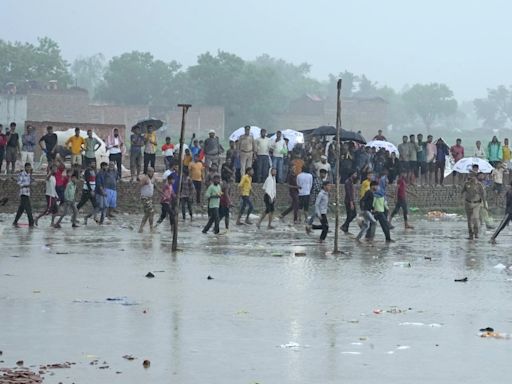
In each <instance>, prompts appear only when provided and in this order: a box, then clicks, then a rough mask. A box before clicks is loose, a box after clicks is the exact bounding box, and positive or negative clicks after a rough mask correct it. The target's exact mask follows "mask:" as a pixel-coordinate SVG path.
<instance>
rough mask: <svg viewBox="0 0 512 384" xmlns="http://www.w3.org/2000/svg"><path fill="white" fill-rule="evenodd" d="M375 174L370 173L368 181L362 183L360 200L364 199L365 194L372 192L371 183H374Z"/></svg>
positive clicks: (367, 177)
mask: <svg viewBox="0 0 512 384" xmlns="http://www.w3.org/2000/svg"><path fill="white" fill-rule="evenodd" d="M372 178H373V173H372V172H368V174H367V175H366V179H365V180H363V182H362V183H361V187H360V188H359V200H362V199H363V196H364V194H365V193H366V192H367V191H369V190H370V183H371V182H372Z"/></svg>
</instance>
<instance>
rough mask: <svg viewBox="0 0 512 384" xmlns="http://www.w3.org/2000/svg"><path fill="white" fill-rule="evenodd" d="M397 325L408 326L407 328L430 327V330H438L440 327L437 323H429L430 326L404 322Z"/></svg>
mask: <svg viewBox="0 0 512 384" xmlns="http://www.w3.org/2000/svg"><path fill="white" fill-rule="evenodd" d="M398 325H406V326H407V325H409V326H414V327H431V328H440V327H442V325H441V324H438V323H431V324H425V323H414V322H407V321H406V322H404V323H400V324H398Z"/></svg>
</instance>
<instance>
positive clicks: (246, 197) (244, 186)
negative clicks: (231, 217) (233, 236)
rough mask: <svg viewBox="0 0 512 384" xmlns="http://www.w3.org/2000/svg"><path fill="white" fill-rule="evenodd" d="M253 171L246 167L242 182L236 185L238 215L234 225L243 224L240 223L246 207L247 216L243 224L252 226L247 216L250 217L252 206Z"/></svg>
mask: <svg viewBox="0 0 512 384" xmlns="http://www.w3.org/2000/svg"><path fill="white" fill-rule="evenodd" d="M253 173H254V172H253V169H252V168H251V167H248V168H247V169H246V170H245V175H244V176H243V177H242V180H240V183H239V184H238V187H239V188H240V200H241V203H240V213H239V214H238V219H237V220H236V225H243V223H242V222H241V221H240V220H241V218H242V216H243V215H244V211H245V207H246V206H247V207H248V209H247V216H246V217H245V224H252V221H251V220H250V219H249V216H250V215H251V213H252V211H253V209H254V206H253V204H252V201H251V194H252V175H253Z"/></svg>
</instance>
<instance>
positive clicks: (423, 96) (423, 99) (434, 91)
mask: <svg viewBox="0 0 512 384" xmlns="http://www.w3.org/2000/svg"><path fill="white" fill-rule="evenodd" d="M402 98H403V100H404V103H405V107H406V108H407V110H408V111H409V113H410V114H411V115H412V116H417V117H419V118H420V119H421V121H422V122H423V124H425V127H426V128H427V131H430V128H431V127H432V125H433V124H434V122H435V121H436V120H438V119H439V118H442V117H448V116H452V115H454V114H455V113H456V112H457V100H455V99H454V97H453V92H452V91H451V89H450V88H448V86H447V85H445V84H438V83H431V84H415V85H414V86H412V87H411V88H410V89H409V90H407V91H406V92H404V93H403V94H402Z"/></svg>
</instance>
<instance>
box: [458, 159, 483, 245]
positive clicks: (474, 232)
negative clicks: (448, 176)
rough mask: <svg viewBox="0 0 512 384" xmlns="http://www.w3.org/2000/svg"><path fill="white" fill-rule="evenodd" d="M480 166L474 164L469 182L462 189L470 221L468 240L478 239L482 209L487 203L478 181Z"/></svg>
mask: <svg viewBox="0 0 512 384" xmlns="http://www.w3.org/2000/svg"><path fill="white" fill-rule="evenodd" d="M477 175H478V165H476V164H474V165H473V167H472V172H471V173H470V174H469V177H468V180H467V181H466V182H465V183H464V187H463V188H462V195H463V197H464V209H465V210H466V216H467V220H468V232H469V236H468V240H473V239H477V238H478V227H479V224H480V207H481V206H482V203H483V202H485V190H484V186H483V185H482V183H480V182H479V181H478V179H477Z"/></svg>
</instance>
